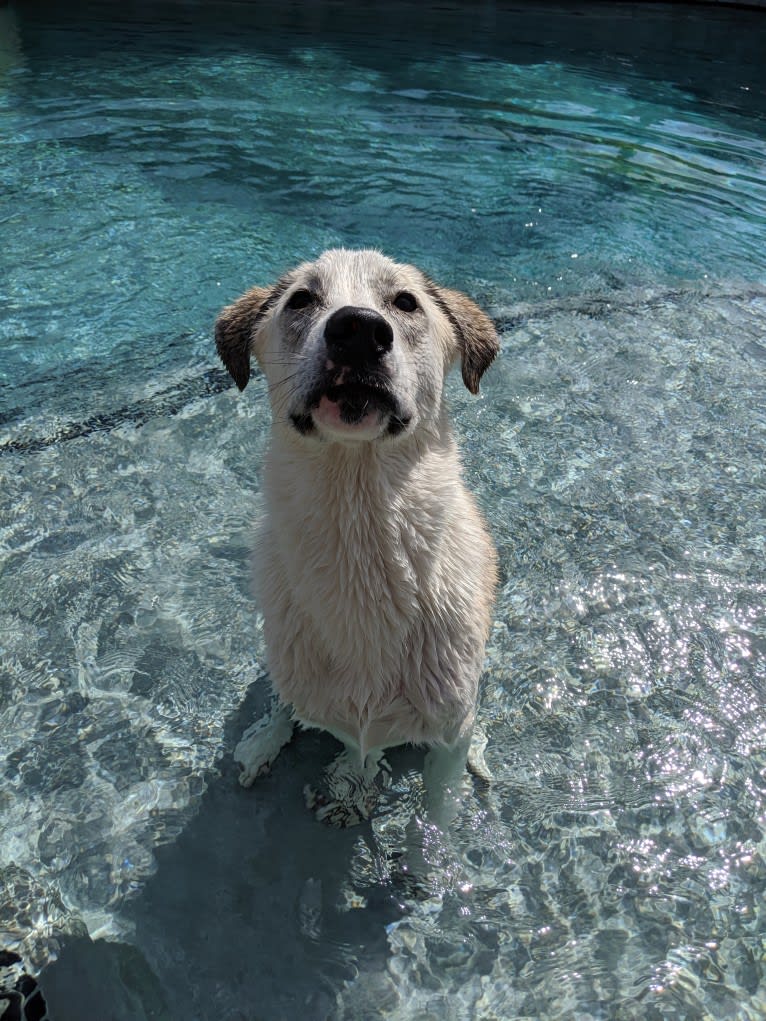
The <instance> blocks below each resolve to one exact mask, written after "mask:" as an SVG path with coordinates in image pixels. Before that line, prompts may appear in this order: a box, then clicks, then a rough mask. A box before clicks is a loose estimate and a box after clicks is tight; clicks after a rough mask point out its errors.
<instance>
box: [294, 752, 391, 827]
mask: <svg viewBox="0 0 766 1021" xmlns="http://www.w3.org/2000/svg"><path fill="white" fill-rule="evenodd" d="M381 765H382V766H384V769H387V770H388V772H384V774H383V778H384V785H385V782H386V780H387V781H388V783H390V767H389V766H388V763H387V762H385V760H380V759H376V760H375V761H374V762H371V763H370V764H369V765H367V766H365V767H364V768H363V769H362V771H360V770H359V768H358V767H357V766H355V764H354V761H353V759H352V757H351V756H349V754H348V753H347V752H342V753H341V754H340V755H339V756H338V757H337V758H336V759H335V760H334V761H333V762H331V763H330V765H329V766H328V767H327V769H326V770H325V771H324V783H323V785H322V788H321V789H317V788H315V787H312V786H310V785H309V784H307V785H306V786H305V787H304V788H303V795H304V798H305V800H306V806H307V808H309V809H310V810H311V811H313V812H314V814H315V815H316V817H317V819H319V821H320V822H326V823H329V824H330V825H331V826H339V827H345V826H356V825H358V824H359V823H360V822H362V821H363V820H365V819H369V818H370V816H371V815H372V813H373V811H374V810H375V806H376V805H377V803H378V798H379V796H380V789H379V787H378V784H377V783H376V776H378V774H379V770H380V767H381Z"/></svg>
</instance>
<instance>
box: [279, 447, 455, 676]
mask: <svg viewBox="0 0 766 1021" xmlns="http://www.w3.org/2000/svg"><path fill="white" fill-rule="evenodd" d="M283 481H284V480H283ZM306 481H307V480H306V479H303V480H302V481H300V482H298V481H296V479H295V477H293V478H292V480H291V483H292V484H291V485H288V486H284V485H282V488H281V493H280V495H279V499H278V501H277V503H276V506H274V505H272V512H271V526H272V529H273V530H275V532H276V534H277V535H278V536H279V546H280V552H281V559H282V561H283V564H284V567H285V573H286V576H287V579H286V580H287V582H288V585H289V588H290V596H291V602H292V603H293V605H295V606H296V607H299V608H300V609H301V610H302V611H303V612H304V613H306V614H308V616H309V617H310V619H311V624H312V631H313V632H314V634H315V635H316V636H317V637H318V639H319V641H320V642H321V643H322V645H323V646H324V649H325V650H326V652H327V654H328V655H329V656H330V657H331V659H332V661H333V663H334V664H335V665H337V666H339V667H347V668H348V669H349V670H352V671H353V670H357V671H363V672H364V674H365V675H366V681H367V683H369V682H370V681H372V680H373V679H374V678H376V677H378V678H383V677H390V676H391V671H392V670H394V669H395V667H396V664H398V663H401V661H402V654H403V650H404V647H405V646H406V644H407V641H408V636H409V635H410V633H411V632H412V630H413V628H414V627H416V626H417V625H418V624H419V623H420V622H421V621H422V617H423V614H424V611H425V607H427V606H429V605H430V604H431V603H432V602H433V598H434V593H433V591H432V588H433V583H434V581H435V580H437V579H436V575H437V573H438V572H436V571H435V569H434V556H433V554H434V549H435V546H436V545H437V543H438V533H439V531H440V517H441V515H442V514H443V506H441V505H440V504H439V501H437V500H429V499H428V498H427V497H426V496H424V495H423V494H422V493H421V494H418V496H417V498H415V497H413V495H412V493H411V492H410V491H408V489H407V487H405V486H403V485H401V484H399V485H393V484H392V483H391V480H390V478H389V477H386V476H385V475H383V474H382V473H381V472H379V471H377V472H376V471H374V470H372V468H371V467H370V466H368V465H365V464H352V465H350V466H349V465H348V464H341V465H339V466H338V465H333V466H331V467H330V469H329V470H325V471H324V472H322V473H319V472H317V473H315V474H314V476H313V477H312V479H311V484H310V486H309V487H308V489H306V487H305V485H304V483H305V482H306ZM277 508H278V510H277ZM277 514H278V516H277Z"/></svg>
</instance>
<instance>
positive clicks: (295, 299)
mask: <svg viewBox="0 0 766 1021" xmlns="http://www.w3.org/2000/svg"><path fill="white" fill-rule="evenodd" d="M313 303H314V295H313V294H312V293H311V291H307V290H306V288H305V287H301V289H300V290H298V291H293V293H292V294H291V295H290V297H289V298H288V299H287V304H286V306H285V307H286V308H289V309H290V310H291V311H297V310H298V309H299V308H306V306H307V305H312V304H313Z"/></svg>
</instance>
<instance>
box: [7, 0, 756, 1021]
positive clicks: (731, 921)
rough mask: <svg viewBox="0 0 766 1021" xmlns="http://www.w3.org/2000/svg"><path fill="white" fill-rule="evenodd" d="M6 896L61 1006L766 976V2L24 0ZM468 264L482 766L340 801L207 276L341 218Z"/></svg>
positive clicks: (365, 1004)
mask: <svg viewBox="0 0 766 1021" xmlns="http://www.w3.org/2000/svg"><path fill="white" fill-rule="evenodd" d="M0 19H1V25H0V28H1V30H2V35H0V39H2V42H1V43H0V103H1V104H2V105H1V106H0V178H1V179H2V199H1V200H0V201H1V203H2V204H1V205H0V220H1V223H0V229H2V247H1V249H0V295H1V296H2V307H3V311H2V315H0V350H2V359H1V360H0V556H1V557H2V561H1V563H2V570H1V573H0V755H1V756H2V764H3V766H2V773H1V776H0V833H1V834H2V836H1V838H0V932H2V934H3V936H2V940H3V942H4V943H5V945H6V946H7V947H8V948H10V949H14V950H17V951H18V952H19V953H21V954H22V955H23V957H24V960H25V963H26V965H27V967H28V968H29V969H30V971H32V972H34V973H35V974H39V975H40V981H41V983H42V986H43V988H44V990H45V993H46V996H47V998H48V1001H49V1004H50V1008H51V1016H52V1017H53V1019H54V1021H67V1019H69V1018H71V1019H73V1021H74V1019H77V1021H80V1019H81V1018H83V1017H103V1016H108V1015H107V1010H108V1011H111V1012H112V1013H111V1015H110V1016H114V1017H116V1018H120V1019H123V1018H125V1019H131V1021H140V1019H142V1018H167V1019H172V1021H177V1019H178V1021H180V1019H181V1018H184V1019H188V1018H199V1019H201V1021H207V1019H208V1018H213V1017H222V1018H226V1019H235V1018H248V1019H250V1018H252V1017H261V1016H262V1017H268V1018H288V1019H292V1018H299V1017H306V1016H308V1017H322V1018H324V1017H329V1018H349V1019H352V1018H354V1019H356V1018H365V1019H366V1018H376V1017H381V1018H391V1019H402V1021H404V1019H406V1021H411V1019H419V1021H420V1019H425V1018H432V1017H433V1018H455V1019H464V1018H465V1019H468V1018H487V1019H489V1018H496V1017H502V1018H545V1019H548V1018H550V1019H559V1018H560V1019H562V1021H563V1019H571V1018H578V1019H579V1018H594V1019H596V1018H598V1019H620V1021H632V1019H635V1021H638V1019H641V1021H644V1019H650V1021H652V1019H665V1018H667V1019H671V1018H673V1019H675V1018H679V1019H680V1018H684V1019H717V1018H723V1017H727V1018H728V1017H731V1018H741V1019H755V1018H760V1017H762V1016H763V1015H764V1012H766V974H765V972H764V963H763V962H764V952H765V950H766V946H765V945H764V935H763V933H764V931H765V922H764V914H763V903H764V892H765V889H766V863H765V861H764V855H765V854H766V845H765V844H764V839H765V838H764V832H765V823H766V818H765V816H766V812H765V809H764V797H765V796H766V723H764V720H765V719H766V715H765V713H764V709H765V707H766V706H765V703H766V660H765V656H766V629H765V627H764V607H765V606H766V572H764V568H763V564H764V560H765V559H766V550H765V549H764V544H765V539H764V535H765V529H764V513H763V507H764V486H763V465H764V463H765V461H766V450H765V449H764V448H765V444H764V425H765V421H766V414H765V412H766V402H765V401H764V389H765V388H764V371H765V370H766V254H765V253H766V246H764V237H765V236H766V213H765V212H764V210H765V209H766V183H764V182H766V141H765V139H766V76H765V73H764V67H763V60H762V54H763V52H764V46H765V44H766V19H764V17H763V15H762V14H757V13H754V12H750V13H748V12H745V11H734V10H725V11H721V10H719V9H712V10H704V11H703V10H701V9H696V8H688V7H677V8H671V7H664V6H641V7H632V6H631V5H620V6H619V8H617V9H615V8H613V7H612V5H596V6H592V7H591V6H588V5H576V6H568V7H565V8H558V7H555V6H548V5H539V4H538V5H534V7H531V6H530V7H529V8H527V7H525V6H522V5H517V6H514V5H506V6H502V5H500V6H498V5H494V4H487V5H482V6H480V7H477V8H474V7H471V8H470V9H469V8H467V7H466V8H460V7H458V6H453V5H451V4H443V5H440V6H439V7H438V8H437V7H430V6H423V5H408V4H403V3H393V4H392V3H387V4H386V5H381V6H375V5H373V6H370V7H369V9H366V11H365V15H364V17H360V14H359V11H358V10H357V9H356V8H355V7H352V6H350V5H349V6H345V5H343V4H339V5H336V4H321V3H318V4H312V5H308V6H304V5H300V6H299V5H284V4H282V5H276V4H275V5H269V4H259V5H258V8H257V11H256V10H254V9H253V8H252V7H251V6H250V5H247V4H242V3H230V4H216V5H215V7H214V9H213V7H212V6H203V5H198V4H194V3H181V2H178V3H163V4H159V5H158V4H152V5H149V4H145V3H142V2H138V3H135V4H132V5H130V6H129V7H128V8H126V9H125V10H123V11H122V12H121V13H116V11H115V8H114V7H113V6H111V5H106V4H104V3H99V2H95V0H94V2H91V3H81V4H74V5H67V9H66V11H65V12H64V11H63V9H62V8H61V6H60V5H57V4H52V3H43V2H40V3H36V2H29V3H21V4H17V5H16V6H15V7H11V8H3V9H2V10H0ZM337 244H345V245H349V246H357V245H375V246H378V247H380V248H382V249H383V250H384V251H386V252H387V253H388V254H390V255H391V256H393V257H394V258H400V259H404V260H407V261H412V262H416V263H418V264H419V265H421V266H423V267H424V268H425V269H426V270H427V271H428V272H429V273H431V274H432V275H433V276H434V277H435V278H436V279H439V280H441V281H442V282H444V283H446V284H449V285H452V286H457V287H460V288H462V289H463V290H465V291H467V292H468V293H470V294H471V295H472V296H473V297H474V298H475V299H476V300H478V301H479V302H480V303H481V304H483V305H484V306H485V307H486V308H487V309H488V310H489V311H490V313H491V314H492V315H493V316H494V318H495V320H496V322H497V324H498V327H499V329H500V332H501V335H502V343H503V352H502V356H501V358H500V359H499V360H498V362H497V364H496V365H495V366H494V367H493V369H492V371H491V372H490V373H489V374H488V375H487V376H486V377H485V381H484V382H483V384H482V396H481V398H479V399H475V398H472V397H470V396H469V395H468V394H467V393H466V392H465V391H464V390H462V388H461V386H460V383H459V379H458V378H457V377H455V378H453V379H451V380H450V383H449V386H448V391H449V399H450V402H451V405H452V408H453V411H454V416H455V421H456V429H457V432H458V435H459V438H460V441H461V445H462V447H463V450H464V452H465V467H466V476H467V479H468V481H469V483H470V485H471V486H472V488H474V489H475V491H476V492H477V494H478V496H479V499H480V502H481V504H482V506H483V508H484V509H485V511H486V514H487V516H488V518H489V521H490V525H491V529H492V532H493V535H494V537H495V539H496V541H497V544H498V547H499V550H500V556H501V573H502V582H501V591H500V597H499V600H498V604H497V608H496V615H495V624H494V627H493V632H492V636H491V641H490V643H489V647H488V654H487V670H486V675H485V679H484V684H483V696H482V710H481V711H482V717H483V721H484V725H485V727H486V729H487V732H488V735H489V745H488V749H487V758H488V762H489V764H490V766H491V768H492V770H493V772H494V774H495V778H496V779H495V783H494V784H493V786H492V788H491V791H490V792H489V793H486V792H482V791H480V790H477V789H475V788H469V789H468V790H467V792H466V798H465V803H464V805H463V810H462V812H461V814H460V817H459V819H458V821H457V823H456V827H455V832H454V833H453V834H452V836H451V837H450V839H449V840H448V841H447V842H446V843H445V842H444V841H441V840H439V839H437V838H436V836H435V835H434V834H429V833H428V831H426V833H425V843H426V849H427V851H426V853H427V857H428V858H429V862H430V867H431V868H430V873H429V879H428V881H427V882H426V883H423V882H421V883H420V884H419V885H417V884H413V883H412V882H411V881H410V880H409V879H408V877H407V875H406V873H405V871H404V869H403V867H402V849H403V848H404V849H406V848H407V846H408V843H407V842H408V839H409V837H408V825H409V826H411V821H410V820H411V818H412V816H413V813H415V815H416V816H417V813H418V809H419V804H420V800H419V799H420V796H421V789H420V787H421V780H420V772H419V766H420V763H421V759H420V757H419V755H418V753H416V752H411V751H400V752H397V753H394V754H393V755H392V757H391V758H392V764H393V766H394V785H393V787H392V789H391V790H390V791H389V792H387V794H386V797H385V799H384V803H383V805H382V806H381V811H380V813H379V815H378V816H377V817H376V818H375V819H374V820H373V821H372V823H371V824H369V825H366V826H363V827H360V828H357V829H355V830H349V831H345V832H344V831H336V830H332V829H329V828H326V827H322V826H320V825H319V824H318V823H316V821H315V820H314V819H313V817H312V816H311V815H310V814H309V813H308V812H307V811H306V810H305V808H304V807H303V802H302V794H301V791H302V787H303V785H304V784H305V783H307V782H309V781H311V780H312V779H314V778H315V777H316V776H317V774H318V772H319V771H320V770H321V768H322V766H323V764H325V763H326V762H327V761H328V760H329V759H330V758H331V757H332V755H333V754H334V753H335V750H336V747H335V745H334V742H333V741H332V739H330V738H329V737H326V736H324V735H319V734H306V735H303V736H301V737H300V738H299V740H297V741H296V742H295V743H294V744H293V745H292V746H290V747H289V748H288V749H286V750H285V752H284V753H283V755H282V757H281V758H280V760H279V762H278V764H277V766H276V768H275V769H274V771H273V773H272V775H271V776H269V777H267V778H265V779H264V780H263V781H261V782H259V784H258V785H257V786H256V787H254V788H253V789H252V790H250V791H243V790H241V789H239V787H238V786H237V783H236V770H235V768H234V766H233V763H232V759H231V752H232V749H233V747H234V744H235V743H236V740H237V739H238V736H239V734H240V733H241V730H242V729H243V728H244V726H246V725H247V723H248V722H249V721H250V719H251V718H252V716H253V715H254V714H255V713H256V712H258V711H259V710H260V709H261V708H263V706H264V705H265V703H266V700H267V697H268V678H267V677H266V676H265V673H264V668H263V663H264V650H263V638H262V633H261V627H260V621H259V618H258V616H257V614H256V611H255V608H254V605H253V603H252V599H251V596H250V588H249V566H248V557H249V549H250V542H251V531H252V529H251V521H252V518H253V516H254V514H255V513H256V512H257V494H258V488H259V476H260V466H261V463H262V457H263V451H264V445H265V442H266V438H267V434H268V413H267V408H266V401H265V390H264V384H263V381H262V380H261V379H258V378H256V379H255V380H254V382H253V384H252V385H251V387H249V388H248V390H247V391H246V393H245V394H244V395H239V394H238V393H236V392H235V391H233V390H232V389H231V387H230V381H229V380H228V377H227V376H226V375H225V373H224V372H223V370H222V369H220V368H219V367H218V365H217V364H216V361H215V358H214V354H213V349H212V341H211V331H212V323H213V321H214V318H215V315H216V312H217V311H218V309H219V308H220V307H221V306H222V305H223V304H225V303H226V302H228V301H230V300H232V299H233V298H234V297H236V296H237V295H238V294H239V293H241V291H242V290H244V289H245V288H246V287H248V286H250V285H252V284H253V283H256V282H260V283H264V282H268V281H269V280H271V279H274V278H275V277H276V276H277V275H278V274H279V273H280V272H281V271H283V270H284V269H285V268H287V267H289V266H290V265H292V264H293V263H294V262H296V261H298V260H302V259H305V258H310V257H312V256H313V255H315V254H317V253H319V252H320V251H322V250H323V249H324V248H326V247H328V246H330V245H337Z"/></svg>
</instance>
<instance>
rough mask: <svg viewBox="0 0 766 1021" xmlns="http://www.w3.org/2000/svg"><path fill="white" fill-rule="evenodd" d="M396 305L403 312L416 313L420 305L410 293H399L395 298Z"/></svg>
mask: <svg viewBox="0 0 766 1021" xmlns="http://www.w3.org/2000/svg"><path fill="white" fill-rule="evenodd" d="M394 305H396V307H397V308H400V309H401V310H402V312H414V311H415V309H416V308H417V307H418V303H417V302H416V301H415V298H414V297H413V296H412V295H411V294H410V292H409V291H399V293H398V294H397V296H396V297H395V298H394Z"/></svg>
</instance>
